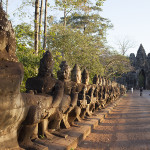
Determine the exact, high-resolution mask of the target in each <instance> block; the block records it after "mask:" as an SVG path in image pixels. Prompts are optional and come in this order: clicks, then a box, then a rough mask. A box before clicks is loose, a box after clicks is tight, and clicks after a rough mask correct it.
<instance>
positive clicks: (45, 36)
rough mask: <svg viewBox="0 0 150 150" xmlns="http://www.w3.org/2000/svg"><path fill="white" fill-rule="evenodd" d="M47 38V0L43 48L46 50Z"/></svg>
mask: <svg viewBox="0 0 150 150" xmlns="http://www.w3.org/2000/svg"><path fill="white" fill-rule="evenodd" d="M46 39H47V0H45V17H44V42H43V49H44V50H45V51H46Z"/></svg>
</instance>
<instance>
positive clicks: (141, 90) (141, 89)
mask: <svg viewBox="0 0 150 150" xmlns="http://www.w3.org/2000/svg"><path fill="white" fill-rule="evenodd" d="M142 92H143V87H141V88H140V96H142Z"/></svg>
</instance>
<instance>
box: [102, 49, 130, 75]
mask: <svg viewBox="0 0 150 150" xmlns="http://www.w3.org/2000/svg"><path fill="white" fill-rule="evenodd" d="M100 62H101V63H102V64H103V67H104V74H105V76H106V77H107V78H113V77H120V76H122V74H124V73H127V72H130V71H132V70H133V68H132V66H131V64H130V60H129V58H128V57H126V56H123V55H120V54H118V53H117V52H110V51H108V50H107V51H106V53H103V55H101V56H100Z"/></svg>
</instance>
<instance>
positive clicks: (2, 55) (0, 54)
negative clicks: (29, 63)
mask: <svg viewBox="0 0 150 150" xmlns="http://www.w3.org/2000/svg"><path fill="white" fill-rule="evenodd" d="M15 51H16V39H15V32H14V30H13V28H12V25H11V22H10V21H9V20H7V15H6V13H5V12H4V10H3V9H2V7H1V5H0V60H8V61H15V62H16V61H17V57H16V55H15Z"/></svg>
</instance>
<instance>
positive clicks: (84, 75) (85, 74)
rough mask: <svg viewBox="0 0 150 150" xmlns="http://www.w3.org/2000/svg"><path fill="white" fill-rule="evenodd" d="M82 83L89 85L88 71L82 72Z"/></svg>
mask: <svg viewBox="0 0 150 150" xmlns="http://www.w3.org/2000/svg"><path fill="white" fill-rule="evenodd" d="M82 83H84V84H86V85H87V84H89V73H88V71H87V70H86V69H84V70H83V72H82Z"/></svg>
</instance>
